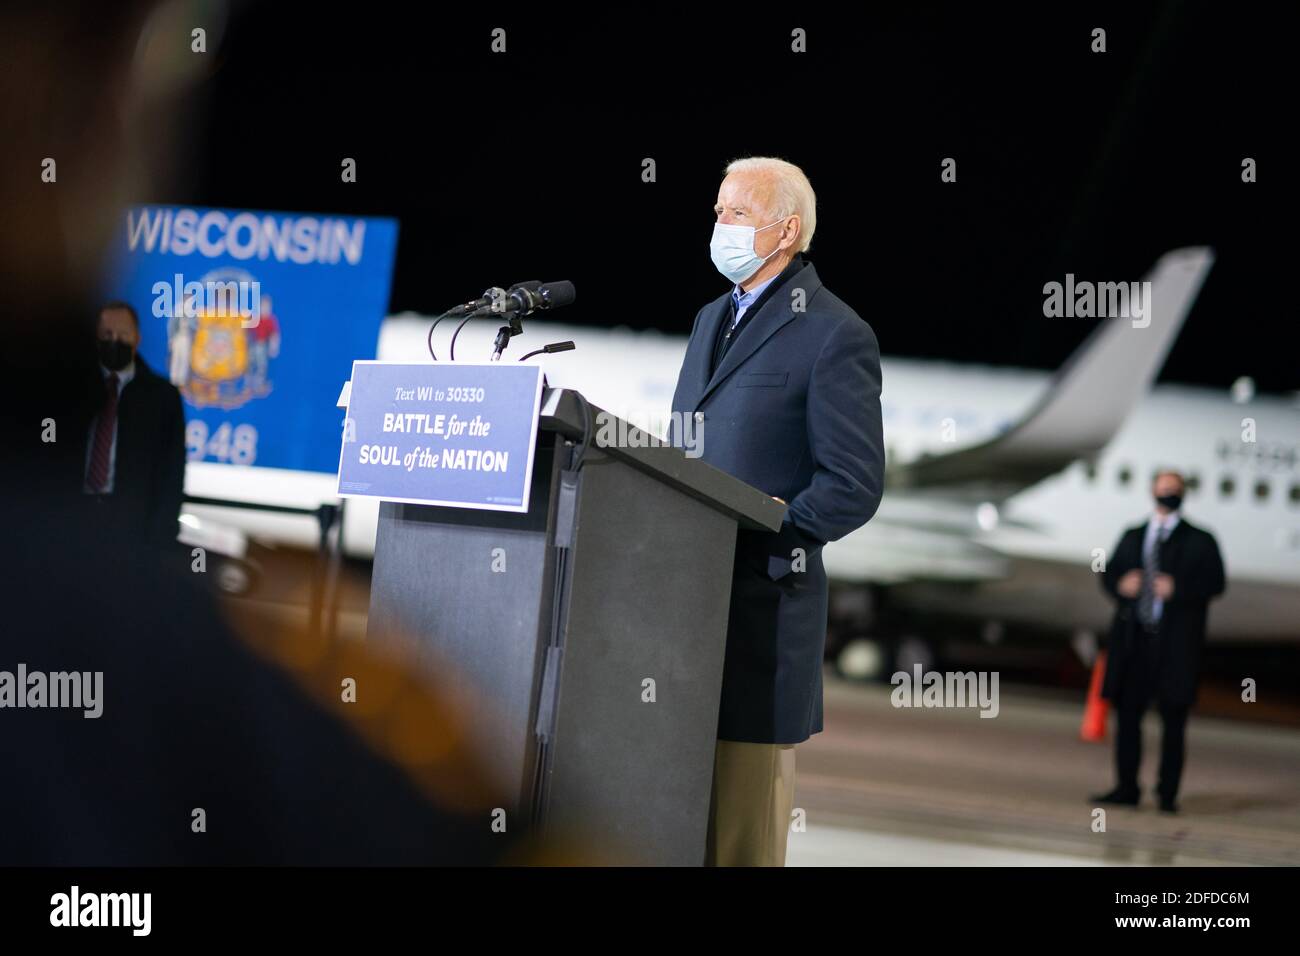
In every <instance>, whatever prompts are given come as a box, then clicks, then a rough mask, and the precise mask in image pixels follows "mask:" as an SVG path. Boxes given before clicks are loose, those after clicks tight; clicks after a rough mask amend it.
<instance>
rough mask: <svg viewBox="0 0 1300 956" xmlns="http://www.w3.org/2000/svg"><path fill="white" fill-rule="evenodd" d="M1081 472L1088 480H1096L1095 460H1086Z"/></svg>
mask: <svg viewBox="0 0 1300 956" xmlns="http://www.w3.org/2000/svg"><path fill="white" fill-rule="evenodd" d="M1083 474H1084V476H1085V477H1087V479H1088V480H1089V481H1096V480H1097V463H1096V462H1092V461H1090V462H1086V463H1085V464H1084V466H1083Z"/></svg>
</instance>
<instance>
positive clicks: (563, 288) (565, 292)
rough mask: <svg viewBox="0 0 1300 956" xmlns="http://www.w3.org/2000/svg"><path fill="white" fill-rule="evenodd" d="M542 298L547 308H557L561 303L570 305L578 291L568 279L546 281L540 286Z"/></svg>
mask: <svg viewBox="0 0 1300 956" xmlns="http://www.w3.org/2000/svg"><path fill="white" fill-rule="evenodd" d="M541 293H542V298H543V299H545V300H546V307H547V308H548V309H558V308H559V307H560V306H562V305H572V304H573V300H574V299H576V298H577V297H578V292H577V290H576V289H574V288H573V283H572V282H568V281H560V282H548V283H546V285H544V286H542V288H541Z"/></svg>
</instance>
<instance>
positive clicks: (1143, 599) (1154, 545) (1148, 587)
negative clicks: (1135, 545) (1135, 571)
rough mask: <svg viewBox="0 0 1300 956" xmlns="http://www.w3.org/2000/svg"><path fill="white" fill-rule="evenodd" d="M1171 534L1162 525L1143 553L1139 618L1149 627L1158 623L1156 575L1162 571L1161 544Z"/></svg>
mask: <svg viewBox="0 0 1300 956" xmlns="http://www.w3.org/2000/svg"><path fill="white" fill-rule="evenodd" d="M1168 534H1169V528H1168V527H1167V526H1166V525H1163V524H1162V525H1161V526H1160V527H1159V528H1157V529H1156V533H1155V535H1154V537H1152V539H1151V547H1149V548H1147V549H1146V550H1145V551H1144V552H1143V554H1142V590H1141V591H1140V592H1138V620H1140V621H1141V622H1142V623H1143V624H1144V625H1146V627H1147V628H1148V629H1150V628H1154V627H1155V624H1156V591H1155V582H1156V575H1157V574H1159V573H1160V545H1162V544H1163V543H1164V541H1165V538H1166V537H1167V536H1168Z"/></svg>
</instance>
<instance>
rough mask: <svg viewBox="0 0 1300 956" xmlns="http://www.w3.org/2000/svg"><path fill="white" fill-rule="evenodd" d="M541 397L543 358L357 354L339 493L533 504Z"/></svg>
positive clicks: (458, 504)
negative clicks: (417, 358) (420, 359)
mask: <svg viewBox="0 0 1300 956" xmlns="http://www.w3.org/2000/svg"><path fill="white" fill-rule="evenodd" d="M541 401H542V369H541V366H539V365H522V364H517V363H511V364H509V365H503V364H499V363H487V364H472V363H468V362H456V363H452V362H434V363H424V364H420V365H410V364H402V363H396V362H366V361H358V362H357V363H356V364H355V365H354V366H353V368H352V383H351V391H350V394H349V397H348V403H347V404H348V413H347V418H346V419H345V420H344V427H343V447H342V449H341V450H340V452H339V487H338V493H339V496H340V497H343V498H382V499H383V500H385V501H405V502H410V503H413V504H425V505H445V506H449V507H454V508H481V509H486V510H489V511H521V512H522V511H527V510H528V491H529V487H530V484H531V482H530V479H531V477H532V473H533V451H534V450H535V448H536V445H537V443H536V440H535V439H536V437H537V420H538V416H539V414H540V411H541Z"/></svg>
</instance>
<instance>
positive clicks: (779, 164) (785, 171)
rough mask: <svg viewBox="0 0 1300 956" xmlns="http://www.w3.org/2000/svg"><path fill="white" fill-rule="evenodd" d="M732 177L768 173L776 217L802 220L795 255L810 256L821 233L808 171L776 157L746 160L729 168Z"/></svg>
mask: <svg viewBox="0 0 1300 956" xmlns="http://www.w3.org/2000/svg"><path fill="white" fill-rule="evenodd" d="M732 173H764V174H766V175H767V176H769V177H771V180H772V208H770V209H769V210H768V212H770V213H771V214H772V215H773V216H774V217H779V218H784V217H786V216H795V215H797V216H798V217H799V242H798V245H797V247H796V248H795V250H794V251H795V252H807V251H808V248H809V247H810V246H811V245H812V237H813V233H814V232H815V231H816V229H817V194H816V193H814V192H813V188H812V183H810V182H808V177H807V176H805V175H804V171H803V170H802V169H800V168H799V167H798V166H796V165H795V164H794V163H787V162H786V161H785V160H784V159H777V158H775V157H773V156H746V157H745V158H744V159H734V160H732V161H731V162H730V163H728V164H727V175H728V176H730V175H731V174H732Z"/></svg>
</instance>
